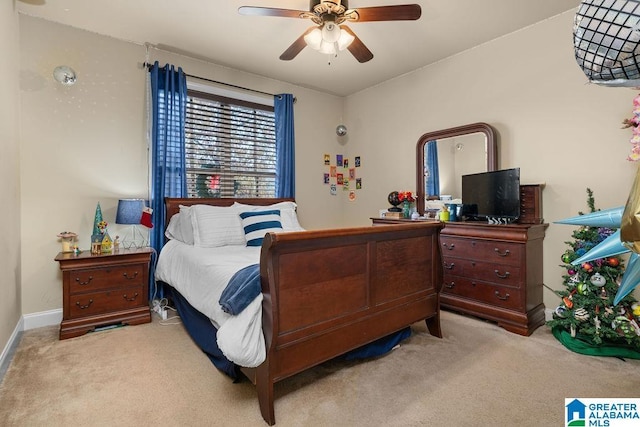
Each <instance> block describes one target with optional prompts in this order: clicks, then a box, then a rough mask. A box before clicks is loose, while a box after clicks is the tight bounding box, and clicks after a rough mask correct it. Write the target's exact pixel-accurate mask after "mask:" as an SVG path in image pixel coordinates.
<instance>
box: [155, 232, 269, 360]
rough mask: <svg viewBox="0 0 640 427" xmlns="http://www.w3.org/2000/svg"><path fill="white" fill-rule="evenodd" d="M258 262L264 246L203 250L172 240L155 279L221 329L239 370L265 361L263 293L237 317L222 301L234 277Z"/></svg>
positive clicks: (226, 349)
mask: <svg viewBox="0 0 640 427" xmlns="http://www.w3.org/2000/svg"><path fill="white" fill-rule="evenodd" d="M259 262H260V247H247V246H244V245H237V246H223V247H217V248H200V247H195V246H191V245H187V244H185V243H182V242H179V241H177V240H170V241H169V242H167V244H166V245H164V247H163V248H162V251H161V252H160V256H159V257H158V263H157V266H156V273H155V278H156V280H160V281H163V282H166V283H169V284H170V285H171V286H173V287H174V288H175V289H176V290H177V291H178V292H180V294H182V296H184V297H185V299H186V300H187V301H188V302H189V304H191V305H192V306H193V307H194V308H195V309H196V310H198V311H199V312H201V313H203V314H204V315H206V316H207V317H208V318H209V319H211V323H213V325H214V326H215V327H216V328H218V336H217V339H218V347H220V350H221V351H222V353H223V354H224V355H225V356H226V357H227V359H229V360H230V361H232V362H234V363H235V364H237V365H240V366H246V367H256V366H258V365H259V364H261V363H262V362H263V361H264V359H265V355H266V352H265V345H264V336H263V334H262V294H260V295H258V297H257V298H256V299H254V300H253V302H251V304H249V306H248V307H247V308H246V309H244V310H243V311H242V312H241V313H239V314H238V315H235V316H233V315H230V314H228V313H225V312H224V311H222V308H221V306H220V304H219V303H218V301H219V299H220V295H221V294H222V291H223V290H224V288H225V287H226V286H227V283H229V280H230V279H231V277H232V276H233V275H234V274H235V273H236V272H237V271H238V270H240V269H242V268H244V267H247V266H249V265H252V264H257V263H259Z"/></svg>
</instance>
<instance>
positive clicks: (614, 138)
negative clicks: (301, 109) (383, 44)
mask: <svg viewBox="0 0 640 427" xmlns="http://www.w3.org/2000/svg"><path fill="white" fill-rule="evenodd" d="M572 24H573V14H572V13H570V12H567V13H565V14H562V15H560V16H557V17H555V18H553V19H549V20H547V21H545V22H542V23H540V24H537V25H534V26H532V27H529V28H527V29H525V30H522V31H519V32H517V33H514V34H511V35H508V36H506V37H502V38H500V39H498V40H495V41H492V42H490V43H487V44H485V45H482V46H479V47H477V48H475V49H472V50H470V51H467V52H464V53H462V54H460V55H457V56H455V57H452V58H449V59H447V60H444V61H441V62H439V63H437V64H434V65H432V66H429V67H425V68H424V69H421V70H418V71H416V72H413V73H411V74H408V75H405V76H403V77H400V78H397V79H394V80H392V81H388V82H386V83H384V84H381V85H379V86H376V87H374V88H371V89H368V90H365V91H363V92H360V93H358V94H356V95H353V96H351V97H349V98H347V99H346V102H345V117H346V120H345V121H346V122H347V125H348V126H349V127H350V136H351V139H350V141H349V151H350V152H358V151H362V152H366V153H367V162H366V166H367V169H368V170H374V171H379V172H378V173H375V174H371V176H369V177H368V179H367V186H366V188H365V189H363V190H362V191H361V193H360V194H359V197H358V199H357V201H356V202H355V203H351V204H347V205H346V211H345V218H346V219H347V220H348V223H349V224H353V225H357V224H368V223H369V221H368V217H369V216H373V215H376V214H377V212H378V209H380V208H384V207H385V206H386V196H387V194H388V193H389V192H390V191H392V190H394V189H409V190H410V189H414V188H415V182H414V181H415V177H414V170H413V167H412V165H413V162H414V156H415V154H414V151H415V145H416V143H417V141H418V138H419V137H420V136H421V135H422V134H424V133H426V132H431V131H435V130H438V129H445V128H449V127H453V126H458V125H462V124H467V123H473V122H487V123H489V124H491V125H492V126H493V127H494V128H495V129H496V130H497V132H498V134H499V162H498V163H499V167H500V168H511V167H520V168H521V174H522V181H523V183H527V184H532V183H546V187H545V189H544V193H543V196H544V202H543V207H544V216H545V219H546V221H547V222H548V223H550V225H549V227H548V229H547V234H546V238H545V243H544V251H545V254H544V281H545V284H546V285H548V286H551V287H553V288H556V289H558V288H560V289H562V277H561V276H562V274H563V270H562V269H561V268H560V267H558V265H559V264H561V261H560V256H561V254H562V253H563V252H564V250H565V249H567V248H568V246H567V245H565V243H564V242H565V241H568V240H571V233H572V231H573V230H574V228H573V227H571V226H567V225H559V224H553V222H554V221H557V220H560V219H563V218H567V217H571V216H574V215H577V214H578V212H579V211H587V209H588V208H587V205H586V197H587V195H586V188H587V187H589V188H591V189H592V190H593V191H594V193H595V199H596V207H598V208H601V209H605V208H612V207H617V206H621V205H624V203H625V202H626V199H627V196H628V194H629V190H630V187H631V184H632V180H633V177H634V174H635V171H636V168H637V165H636V164H633V163H629V162H628V161H626V160H625V159H626V157H627V154H628V150H629V143H628V140H629V138H630V136H631V132H630V131H629V130H623V129H621V126H620V124H621V122H622V120H623V119H624V118H627V117H630V116H631V109H632V99H633V98H634V97H635V96H636V94H637V91H634V90H631V89H625V88H605V87H601V86H597V85H589V84H586V78H585V77H584V74H583V73H582V71H581V70H580V69H579V68H578V66H577V65H576V63H575V60H574V56H573V45H572V32H571V31H572ZM544 301H545V305H546V307H547V309H554V308H555V307H556V306H557V305H558V303H559V299H558V298H557V297H556V296H555V295H554V294H553V293H552V292H550V291H548V290H545V295H544Z"/></svg>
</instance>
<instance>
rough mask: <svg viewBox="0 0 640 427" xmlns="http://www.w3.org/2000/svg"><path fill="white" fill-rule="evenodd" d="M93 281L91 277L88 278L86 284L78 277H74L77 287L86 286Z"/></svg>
mask: <svg viewBox="0 0 640 427" xmlns="http://www.w3.org/2000/svg"><path fill="white" fill-rule="evenodd" d="M92 280H93V276H89V279H87V281H86V282H81V281H80V278H79V277H76V282H78V284H79V285H82V286H84V285H88V284H89V282H91V281H92Z"/></svg>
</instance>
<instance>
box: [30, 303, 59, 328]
mask: <svg viewBox="0 0 640 427" xmlns="http://www.w3.org/2000/svg"><path fill="white" fill-rule="evenodd" d="M22 318H23V319H24V328H23V329H22V330H23V331H28V330H29V329H36V328H42V327H44V326H53V325H59V324H60V322H62V309H61V308H58V309H55V310H49V311H41V312H39V313H31V314H25V315H23V316H22Z"/></svg>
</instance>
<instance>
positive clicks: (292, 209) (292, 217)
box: [233, 202, 305, 231]
mask: <svg viewBox="0 0 640 427" xmlns="http://www.w3.org/2000/svg"><path fill="white" fill-rule="evenodd" d="M233 206H235V207H238V208H241V209H242V210H243V211H245V212H246V211H256V210H265V209H278V210H280V221H281V222H282V229H283V230H284V231H305V229H304V228H302V226H301V225H300V223H299V222H298V213H297V208H298V205H296V203H295V202H278V203H274V204H271V205H264V206H263V205H245V204H242V203H238V202H235V203H234V204H233Z"/></svg>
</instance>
